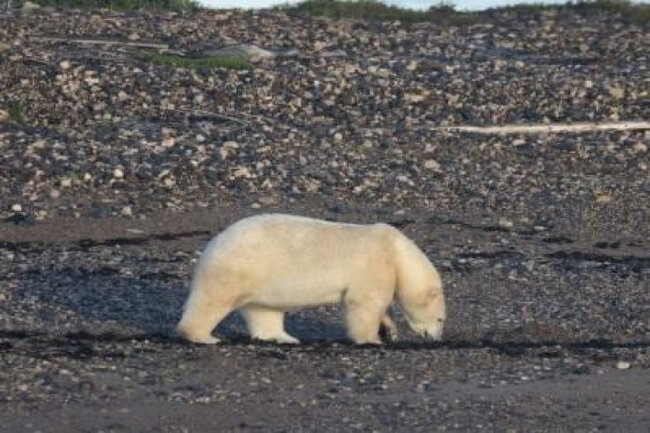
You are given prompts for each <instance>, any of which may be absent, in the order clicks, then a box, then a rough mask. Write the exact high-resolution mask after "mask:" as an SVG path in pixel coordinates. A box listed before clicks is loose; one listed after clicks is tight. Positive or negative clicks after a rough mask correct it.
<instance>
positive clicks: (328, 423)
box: [0, 9, 650, 432]
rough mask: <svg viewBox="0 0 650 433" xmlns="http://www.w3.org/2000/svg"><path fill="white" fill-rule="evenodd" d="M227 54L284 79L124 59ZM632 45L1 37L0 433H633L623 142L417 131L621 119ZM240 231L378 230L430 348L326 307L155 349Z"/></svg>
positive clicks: (189, 20) (246, 24)
mask: <svg viewBox="0 0 650 433" xmlns="http://www.w3.org/2000/svg"><path fill="white" fill-rule="evenodd" d="M57 38H59V39H60V38H66V39H84V40H97V39H103V40H111V41H119V42H122V44H119V45H110V46H108V45H105V44H80V43H76V42H62V41H60V40H59V39H57ZM127 42H128V43H130V44H131V45H126V44H124V43H127ZM230 43H240V44H254V45H256V46H258V47H261V48H264V49H268V50H271V51H274V52H275V51H277V52H281V53H284V54H285V55H281V56H275V57H270V58H260V59H254V60H255V62H256V68H255V69H253V70H248V71H235V70H225V69H222V70H213V71H208V70H197V71H192V70H186V69H173V68H168V67H164V66H158V65H153V64H150V63H148V62H147V61H146V55H147V54H149V53H150V52H151V51H152V48H150V47H148V46H143V45H142V44H155V46H156V47H158V46H162V45H166V46H168V47H169V49H171V50H174V51H175V52H181V53H199V52H206V51H210V50H214V49H218V48H220V47H222V46H224V45H227V44H230ZM648 46H650V32H649V31H648V28H647V27H643V26H641V25H639V24H632V23H629V22H626V21H625V20H623V19H621V18H620V17H618V16H616V15H615V14H610V13H599V14H589V15H581V14H577V13H569V12H564V13H555V12H548V13H537V14H523V15H521V14H513V13H509V12H492V13H489V14H485V15H484V16H483V17H482V19H481V20H480V21H479V23H477V24H473V25H462V26H453V25H445V24H431V23H422V24H408V23H399V22H391V23H374V22H363V21H358V20H338V21H337V20H330V19H324V18H313V17H309V16H305V15H287V14H285V13H284V12H271V11H265V12H259V13H250V12H214V11H199V12H197V13H194V14H191V15H179V14H165V13H156V14H154V13H147V14H145V13H114V12H110V13H109V12H74V11H65V12H61V11H54V10H43V9H41V10H33V11H29V12H17V11H13V12H10V13H5V14H2V15H0V149H1V150H2V152H0V217H1V218H2V220H3V222H0V275H2V279H0V359H1V360H2V365H3V368H2V369H0V404H1V405H2V411H1V413H2V414H3V416H2V417H0V430H2V431H11V432H14V431H60V432H66V431H99V430H101V431H151V430H156V431H174V432H175V431H214V430H219V431H222V430H223V431H233V430H253V431H254V430H261V431H303V430H309V431H312V430H318V431H321V430H322V431H341V430H361V431H373V430H374V431H432V430H436V429H440V430H451V431H467V430H472V431H473V430H481V429H484V430H490V431H594V430H605V431H647V430H648V428H650V413H649V412H648V410H647V407H648V406H649V405H650V398H649V397H648V396H650V374H648V368H649V367H650V350H649V349H648V348H649V345H650V321H649V318H650V255H649V253H648V252H649V251H650V243H649V241H648V239H649V238H650V206H649V205H648V203H650V174H649V172H648V164H649V163H650V157H649V153H648V146H650V133H649V132H648V131H643V130H640V131H627V132H592V133H579V134H577V133H573V134H572V133H562V134H549V135H504V136H497V135H479V134H470V133H460V132H453V131H448V130H441V129H439V128H440V127H443V126H454V125H462V124H471V125H496V124H505V123H528V122H534V123H542V122H554V121H563V122H565V121H590V120H593V121H605V120H607V121H613V120H648V119H649V118H650V108H649V105H648V101H649V98H650V93H649V92H650V72H649V71H648V56H649V55H650V52H649V50H648V48H647V47H648ZM269 210H279V211H285V212H292V213H301V214H306V215H311V216H317V217H324V218H328V219H332V220H340V221H358V222H370V221H384V222H389V223H392V224H394V225H395V226H397V227H400V228H402V229H403V230H404V231H405V232H406V233H407V234H408V235H409V236H411V237H412V238H413V239H415V240H416V242H417V243H418V244H419V245H420V246H421V247H422V248H423V249H424V250H425V251H426V252H427V254H428V255H429V257H430V258H431V259H432V260H433V261H434V263H436V265H437V266H438V267H439V269H440V271H441V273H442V275H443V279H444V282H445V287H446V294H447V298H448V303H449V320H448V325H447V328H446V334H445V340H444V341H443V342H442V343H436V344H427V343H424V342H421V341H419V340H417V339H416V338H415V337H414V336H413V335H411V334H410V333H409V332H408V331H407V329H406V327H405V325H404V323H403V321H400V329H401V331H402V334H403V335H402V341H401V342H399V343H395V344H390V345H386V346H385V347H382V348H380V349H378V348H366V347H360V348H358V347H353V346H351V345H349V344H347V343H346V342H345V339H344V330H343V328H342V327H341V325H340V323H339V319H338V315H339V314H338V313H339V312H338V309H337V308H335V307H328V308H322V309H317V310H313V311H307V312H302V313H298V314H293V315H291V316H290V317H289V319H288V328H289V330H290V332H292V333H294V334H295V335H296V336H297V337H299V338H300V339H302V340H303V341H304V342H305V344H304V345H302V346H299V347H283V346H274V345H266V344H259V343H255V342H251V341H249V340H247V338H246V336H245V333H244V332H243V327H242V323H241V320H240V319H239V318H238V317H232V318H230V319H229V320H228V321H227V322H226V323H224V324H223V325H222V326H221V327H220V329H219V330H218V333H220V334H222V335H224V336H225V337H226V339H227V340H228V343H225V344H223V345H219V346H215V347H198V346H193V345H188V344H185V343H183V342H180V341H178V340H176V339H174V338H173V337H169V335H168V334H169V330H170V329H171V327H172V326H173V324H174V323H175V322H176V321H177V319H178V316H179V312H180V308H181V305H182V302H183V299H184V297H185V295H186V290H187V285H188V280H189V275H190V272H191V269H192V266H193V263H194V260H195V259H196V257H197V254H198V252H199V251H200V249H201V248H202V247H203V246H204V245H205V243H206V242H207V241H208V239H209V238H210V237H211V236H212V235H213V234H214V233H216V232H218V231H219V230H220V229H223V228H224V227H225V226H226V225H227V224H229V223H231V222H233V221H235V220H236V219H238V218H240V217H242V216H245V215H249V214H252V213H257V212H264V211H269ZM397 316H398V317H401V316H400V315H399V312H397Z"/></svg>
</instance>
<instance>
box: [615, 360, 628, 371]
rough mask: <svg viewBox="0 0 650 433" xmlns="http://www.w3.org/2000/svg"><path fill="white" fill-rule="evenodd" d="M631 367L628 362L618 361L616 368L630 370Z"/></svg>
mask: <svg viewBox="0 0 650 433" xmlns="http://www.w3.org/2000/svg"><path fill="white" fill-rule="evenodd" d="M630 366H631V364H630V363H629V362H627V361H618V362H617V363H616V368H617V369H619V370H627V369H628V368H630Z"/></svg>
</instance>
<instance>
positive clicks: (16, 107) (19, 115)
mask: <svg viewBox="0 0 650 433" xmlns="http://www.w3.org/2000/svg"><path fill="white" fill-rule="evenodd" d="M7 114H9V120H11V121H12V122H14V123H17V124H19V125H25V124H26V123H27V121H26V120H25V109H24V107H23V104H22V102H10V103H9V104H8V105H7Z"/></svg>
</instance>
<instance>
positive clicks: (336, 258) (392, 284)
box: [178, 214, 446, 344]
mask: <svg viewBox="0 0 650 433" xmlns="http://www.w3.org/2000/svg"><path fill="white" fill-rule="evenodd" d="M394 297H396V298H397V300H398V301H399V302H400V304H401V305H402V307H403V309H404V312H405V314H406V318H407V322H408V323H409V325H410V327H411V328H412V329H413V330H414V331H416V332H417V333H418V334H420V335H422V336H428V337H430V338H434V339H440V338H441V336H442V326H443V322H444V320H445V318H446V313H445V303H444V295H443V291H442V283H441V280H440V276H439V275H438V272H437V271H436V269H435V268H434V267H433V265H432V264H431V262H430V261H429V259H428V258H427V257H426V255H425V254H424V253H423V252H422V251H421V250H420V249H419V248H418V247H417V246H416V245H415V244H414V243H413V242H412V241H411V240H409V239H408V238H407V237H406V236H404V235H403V234H402V233H400V232H399V231H398V230H397V229H395V228H393V227H391V226H389V225H386V224H374V225H358V224H342V223H333V222H327V221H322V220H317V219H311V218H305V217H298V216H291V215H282V214H267V215H258V216H254V217H249V218H245V219H242V220H240V221H238V222H237V223H235V224H233V225H232V226H230V227H228V228H227V229H226V230H225V231H223V232H222V233H221V234H219V235H218V236H217V237H215V238H214V239H213V240H212V241H210V243H209V244H208V246H207V247H206V249H205V251H204V252H203V254H202V255H201V258H200V260H199V263H198V265H197V267H196V270H195V274H194V278H193V281H192V288H191V291H190V296H189V298H188V300H187V303H186V304H185V310H184V313H183V317H182V319H181V321H180V323H179V324H178V331H179V333H180V334H181V335H182V336H183V337H184V338H186V339H187V340H190V341H193V342H197V343H216V342H217V341H218V340H217V339H216V338H214V337H212V336H211V332H212V330H213V329H214V328H215V326H216V325H217V324H218V323H219V322H220V321H221V320H222V319H223V318H224V317H226V315H227V314H228V313H230V312H231V311H234V310H238V311H239V312H240V313H241V314H242V315H243V316H244V319H245V320H246V322H247V325H248V328H249V331H250V333H251V336H252V337H253V338H257V339H261V340H269V341H276V342H279V343H298V340H296V339H295V338H294V337H292V336H290V335H289V334H287V333H286V332H285V330H284V323H283V322H284V313H285V312H286V311H293V310H297V309H301V308H305V307H312V306H317V305H323V304H336V303H343V304H344V305H345V307H346V316H347V329H348V334H349V335H350V337H351V338H352V340H353V341H354V342H356V343H376V344H378V343H380V342H381V341H380V339H379V327H380V325H383V326H385V327H386V328H387V330H388V332H389V335H390V336H391V337H392V338H395V337H396V336H397V328H396V327H395V325H394V323H393V322H392V320H391V319H390V316H389V315H388V313H387V310H388V308H389V307H390V305H391V303H392V301H393V298H394Z"/></svg>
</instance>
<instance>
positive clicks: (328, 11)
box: [279, 0, 476, 24]
mask: <svg viewBox="0 0 650 433" xmlns="http://www.w3.org/2000/svg"><path fill="white" fill-rule="evenodd" d="M279 8H280V9H283V10H287V11H296V12H306V13H309V14H312V15H316V16H326V17H331V18H359V19H368V20H377V21H395V20H399V21H404V22H422V21H441V22H446V23H457V24H462V23H471V22H475V21H476V18H475V14H471V13H468V12H458V11H456V10H455V9H454V6H453V5H451V4H448V3H444V2H440V4H438V5H437V6H432V7H430V8H429V9H428V10H426V11H419V10H413V9H403V8H399V7H397V6H387V5H385V4H383V3H379V2H378V1H375V0H358V1H339V0H307V1H305V2H303V3H299V4H297V5H295V6H280V7H279Z"/></svg>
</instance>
